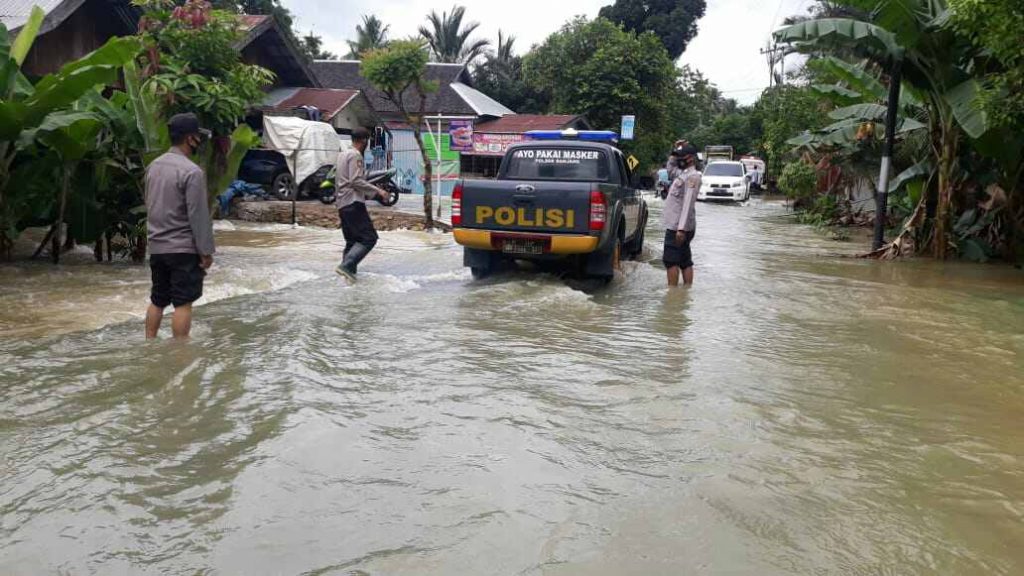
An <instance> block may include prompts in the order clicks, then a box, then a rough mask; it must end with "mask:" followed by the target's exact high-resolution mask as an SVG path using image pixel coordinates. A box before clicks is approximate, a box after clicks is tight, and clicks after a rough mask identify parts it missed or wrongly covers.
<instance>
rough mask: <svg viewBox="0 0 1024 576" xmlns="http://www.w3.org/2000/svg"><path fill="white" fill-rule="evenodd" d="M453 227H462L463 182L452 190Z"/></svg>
mask: <svg viewBox="0 0 1024 576" xmlns="http://www.w3.org/2000/svg"><path fill="white" fill-rule="evenodd" d="M452 226H462V182H459V183H458V184H456V185H455V189H454V190H452Z"/></svg>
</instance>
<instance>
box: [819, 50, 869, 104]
mask: <svg viewBox="0 0 1024 576" xmlns="http://www.w3.org/2000/svg"><path fill="white" fill-rule="evenodd" d="M811 62H812V63H809V65H810V66H811V67H812V68H814V69H815V70H817V71H819V72H823V73H825V74H828V75H830V76H832V77H834V78H836V79H838V80H839V81H840V82H843V83H845V84H846V87H847V88H849V89H852V90H856V91H857V92H860V93H861V94H862V95H863V98H862V99H861V100H860V102H879V101H883V100H885V98H886V96H887V95H888V90H887V89H886V87H885V85H884V84H882V82H881V81H880V80H879V79H878V78H877V77H876V76H875V75H873V74H871V73H870V72H868V71H867V70H866V69H865V66H864V65H863V64H852V63H850V62H847V61H846V60H843V59H841V58H836V57H835V56H826V57H824V58H815V59H814V60H812V61H811Z"/></svg>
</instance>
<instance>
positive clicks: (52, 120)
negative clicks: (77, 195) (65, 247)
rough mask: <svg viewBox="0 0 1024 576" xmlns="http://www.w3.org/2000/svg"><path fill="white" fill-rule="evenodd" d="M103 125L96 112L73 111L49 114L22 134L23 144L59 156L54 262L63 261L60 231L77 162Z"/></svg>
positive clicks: (93, 142)
mask: <svg viewBox="0 0 1024 576" xmlns="http://www.w3.org/2000/svg"><path fill="white" fill-rule="evenodd" d="M101 127H102V122H101V121H100V119H99V117H98V116H96V115H95V114H93V113H91V112H81V111H75V110H72V111H68V112H58V113H53V114H50V115H48V116H47V117H46V119H45V120H44V121H43V122H42V124H40V125H39V126H38V127H37V128H33V129H31V130H24V131H22V133H21V144H22V145H23V146H24V147H28V146H31V145H33V144H42V145H43V146H46V147H47V148H49V149H50V150H52V151H53V152H55V153H56V155H57V157H58V158H59V159H60V174H61V185H60V189H59V191H58V197H57V206H58V208H57V217H56V220H54V222H53V227H52V228H51V229H50V234H49V237H50V238H51V240H52V242H53V245H52V248H51V250H50V252H51V255H52V257H53V263H54V264H57V263H58V262H60V248H61V230H62V229H63V228H64V215H65V212H66V211H67V205H68V191H69V190H70V189H71V178H72V176H73V175H74V173H75V169H76V168H77V167H78V163H79V162H81V161H82V160H83V159H84V158H85V156H86V154H88V153H89V152H90V151H92V150H93V149H94V148H95V147H96V136H97V135H98V134H99V131H100V128H101Z"/></svg>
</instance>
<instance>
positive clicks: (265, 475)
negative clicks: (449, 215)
mask: <svg viewBox="0 0 1024 576" xmlns="http://www.w3.org/2000/svg"><path fill="white" fill-rule="evenodd" d="M699 222H700V224H699V230H698V234H697V239H696V241H695V258H696V261H697V266H698V270H697V285H696V287H695V288H694V289H693V290H691V291H678V292H675V293H667V292H666V290H665V288H663V286H662V283H663V271H662V270H661V269H659V268H658V267H657V266H656V265H653V264H651V263H650V262H639V263H627V264H626V265H625V270H624V273H623V274H622V276H621V277H620V278H619V279H618V280H616V281H615V282H614V283H613V284H612V285H611V286H610V287H608V288H605V289H597V288H595V287H590V286H578V285H572V286H570V285H568V284H567V283H566V282H564V281H562V280H559V279H557V278H554V277H551V276H545V275H539V274H536V273H530V272H525V271H523V272H515V273H510V274H507V275H504V276H500V277H497V278H494V279H490V280H488V281H485V282H474V281H473V280H471V279H470V277H469V275H468V273H467V272H466V271H464V270H463V268H462V266H461V264H462V262H461V253H460V251H459V249H457V248H456V247H455V246H453V245H452V242H451V239H450V236H447V235H443V234H423V233H411V232H392V233H386V234H384V235H383V238H382V242H381V244H380V247H379V249H378V250H377V251H376V252H374V253H373V255H372V256H371V257H370V258H369V259H368V260H367V262H366V263H365V264H364V266H363V267H361V272H362V271H365V274H364V275H363V276H364V277H363V278H362V279H361V281H360V283H359V284H358V285H357V286H356V287H355V288H350V287H344V286H342V285H341V284H340V283H339V282H338V279H337V278H336V277H335V276H334V275H333V274H332V273H331V267H332V266H333V264H334V263H335V260H336V259H337V257H338V252H339V251H340V245H341V243H342V240H341V238H340V233H338V232H336V231H323V230H308V229H300V230H291V229H288V228H286V227H275V226H257V225H247V226H243V225H231V224H221V225H219V227H218V233H217V234H218V240H219V241H220V243H221V245H222V247H223V248H222V252H221V254H220V255H219V256H218V263H217V266H216V268H215V270H214V271H213V272H212V274H211V276H210V283H209V285H208V290H207V295H208V296H207V299H206V301H205V303H204V305H203V306H202V307H200V308H199V309H198V310H197V319H198V323H197V327H196V337H195V338H194V340H193V341H191V342H190V343H187V344H180V343H175V342H172V341H169V340H161V341H157V342H152V343H147V342H145V341H144V340H143V339H142V330H141V326H140V319H139V314H140V312H141V311H142V308H143V307H144V305H145V299H146V291H147V287H148V284H147V278H146V271H145V269H142V268H137V267H132V266H127V265H114V266H95V265H91V264H86V263H84V261H85V260H86V259H87V258H88V255H80V256H76V257H73V258H72V259H71V260H72V262H70V263H69V264H66V265H62V266H60V267H58V268H53V267H51V266H49V265H44V264H23V263H22V264H14V265H3V266H2V267H0V573H2V574H4V575H12V576H13V575H27V576H37V575H42V574H76V575H77V574H97V575H119V574H124V575H158V574H159V575H195V574H210V575H214V574H216V575H221V574H223V575H236V574H238V575H264V574H266V575H278V574H280V575H298V574H304V575H326V574H359V575H366V574H372V575H422V574H431V575H433V574H436V575H449V574H468V575H490V574H493V575H509V574H537V575H552V576H555V575H569V574H573V575H575V574H579V575H616V576H618V575H623V574H637V575H670V574H671V575H675V574H752V575H754V574H756V575H766V574H901V575H904V574H1008V575H1009V574H1021V573H1024V426H1022V425H1021V423H1022V422H1024V361H1022V353H1024V273H1022V272H1021V271H1019V270H1013V269H1011V268H1004V267H996V266H975V265H966V264H959V263H947V264H936V263H933V262H924V261H922V262H904V263H879V262H867V261H861V260H856V259H850V258H844V257H842V256H843V255H848V254H851V253H853V252H854V251H855V250H856V249H857V248H858V246H856V245H851V244H842V243H835V242H831V241H828V240H826V239H824V238H823V237H821V236H820V235H818V234H816V233H815V232H813V231H811V230H809V229H807V228H805V227H801V226H796V225H792V224H789V223H787V220H786V218H785V216H784V215H783V210H782V209H781V207H780V206H778V205H775V204H766V203H761V202H758V201H753V202H751V203H750V205H748V206H709V205H701V206H700V207H699ZM657 236H658V234H657V231H656V230H652V231H651V233H650V234H649V235H648V238H649V239H653V238H656V237H657ZM658 251H659V249H658V247H657V246H656V245H651V246H650V259H652V260H655V259H656V258H657V256H658Z"/></svg>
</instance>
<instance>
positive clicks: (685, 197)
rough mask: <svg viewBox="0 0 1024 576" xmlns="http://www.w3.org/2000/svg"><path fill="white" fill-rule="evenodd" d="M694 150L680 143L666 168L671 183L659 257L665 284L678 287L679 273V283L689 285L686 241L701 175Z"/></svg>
mask: <svg viewBox="0 0 1024 576" xmlns="http://www.w3.org/2000/svg"><path fill="white" fill-rule="evenodd" d="M696 165H697V149H696V148H694V147H693V146H690V145H689V144H683V145H681V146H679V147H677V148H675V149H674V150H673V151H672V155H671V156H670V157H669V161H668V166H667V169H668V171H669V177H670V178H671V179H672V185H671V186H670V187H669V191H668V198H666V199H665V209H664V211H663V212H662V216H661V219H662V224H663V226H664V228H665V254H664V256H663V257H662V259H663V261H664V263H665V269H666V270H667V271H668V285H669V286H678V285H679V275H680V272H681V273H682V276H683V284H685V285H687V286H690V285H692V284H693V253H692V251H691V249H690V244H691V243H692V242H693V237H694V235H695V234H696V232H697V210H696V204H697V192H698V191H700V184H701V174H700V172H699V171H698V170H697V167H696Z"/></svg>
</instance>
